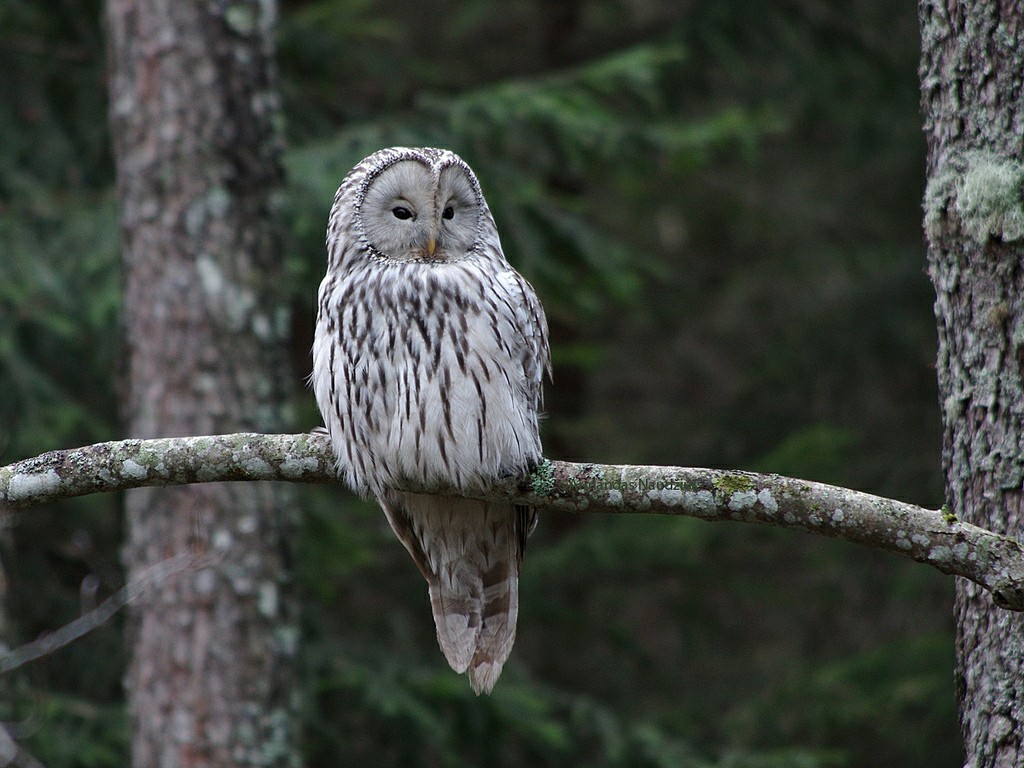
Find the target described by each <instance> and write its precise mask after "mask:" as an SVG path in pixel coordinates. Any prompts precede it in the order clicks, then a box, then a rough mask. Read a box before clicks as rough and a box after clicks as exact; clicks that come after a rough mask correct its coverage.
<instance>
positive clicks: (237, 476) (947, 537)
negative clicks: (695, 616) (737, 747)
mask: <svg viewBox="0 0 1024 768" xmlns="http://www.w3.org/2000/svg"><path fill="white" fill-rule="evenodd" d="M227 480H249V481H252V480H281V481H288V482H300V483H336V482H339V481H340V480H339V476H338V472H337V470H336V469H335V462H334V456H333V454H332V451H331V446H330V442H329V441H328V439H327V436H326V435H324V434H320V433H317V432H313V433H309V434H301V435H260V434H252V433H241V434H233V435H217V436H210V437H178V438H164V439H158V440H121V441H116V442H109V443H97V444H96V445H89V446H85V447H82V448H74V449H70V450H63V451H51V452H49V453H45V454H43V455H41V456H38V457H36V458H32V459H26V460H24V461H19V462H16V463H14V464H11V465H9V466H6V467H3V468H0V509H2V510H3V511H5V512H13V511H14V510H17V509H24V508H27V507H30V506H33V505H38V504H43V503H46V502H49V501H54V500H56V499H63V498H69V497H73V496H84V495H87V494H91V493H101V492H105V491H120V490H126V489H129V488H139V487H143V486H166V485H183V484H187V483H205V482H222V481H227ZM404 490H409V491H419V492H428V493H429V492H451V491H452V489H450V488H419V487H408V488H406V489H404ZM463 495H467V496H472V497H474V498H486V499H490V500H502V501H512V502H515V503H517V504H527V505H531V506H536V507H541V508H545V509H558V510H564V511H567V512H618V513H642V514H668V515H686V516H689V517H697V518H700V519H702V520H737V521H741V522H747V523H762V524H766V525H776V526H780V527H783V528H798V529H800V530H803V531H810V532H811V533H817V534H821V535H824V536H832V537H836V538H840V539H846V540H847V541H852V542H854V543H857V544H863V545H865V546H869V547H874V548H875V549H881V550H885V551H887V552H892V553H894V554H897V555H902V556H904V557H909V558H912V559H914V560H917V561H918V562H921V563H927V564H928V565H931V566H933V567H934V568H937V569H938V570H940V571H942V572H943V573H948V574H953V575H956V576H962V577H964V578H966V579H970V580H971V581H974V582H976V583H977V584H979V585H981V586H982V587H984V588H985V589H987V590H989V591H990V592H991V593H992V597H993V600H994V601H995V603H996V604H997V605H999V606H1001V607H1003V608H1008V609H1010V610H1015V611H1022V610H1024V548H1022V547H1021V545H1020V544H1018V543H1017V541H1016V540H1014V539H1012V538H1010V537H1008V536H1003V535H1000V534H997V533H993V532H991V531H987V530H985V529H983V528H979V527H977V526H975V525H970V524H969V523H964V522H962V521H960V520H958V519H957V517H956V515H955V514H953V513H952V512H950V511H949V510H948V509H946V508H943V509H939V510H933V509H926V508H924V507H918V506H915V505H913V504H907V503H905V502H901V501H895V500H893V499H886V498H882V497H879V496H873V495H871V494H867V493H861V492H859V491H854V490H850V489H847V488H839V487H837V486H832V485H824V484H822V483H814V482H809V481H806V480H795V479H793V478H789V477H782V476H780V475H770V474H757V473H753V472H738V471H727V470H715V469H692V468H683V467H655V466H612V465H601V464H574V463H570V462H565V461H545V462H544V463H542V464H541V465H540V466H539V467H538V468H537V469H535V470H534V471H533V472H532V473H531V474H530V475H528V476H527V477H524V478H507V479H504V480H501V481H499V482H497V483H496V484H494V485H493V486H491V487H490V488H486V489H481V490H479V491H464V492H463Z"/></svg>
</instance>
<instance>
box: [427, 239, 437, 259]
mask: <svg viewBox="0 0 1024 768" xmlns="http://www.w3.org/2000/svg"><path fill="white" fill-rule="evenodd" d="M436 250H437V240H436V239H435V238H434V237H431V238H430V239H429V240H427V258H428V259H432V258H434V251H436Z"/></svg>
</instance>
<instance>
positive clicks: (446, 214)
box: [441, 205, 455, 219]
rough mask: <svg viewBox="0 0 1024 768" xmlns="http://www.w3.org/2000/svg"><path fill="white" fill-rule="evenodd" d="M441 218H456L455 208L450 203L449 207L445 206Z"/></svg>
mask: <svg viewBox="0 0 1024 768" xmlns="http://www.w3.org/2000/svg"><path fill="white" fill-rule="evenodd" d="M441 218H443V219H454V218H455V209H454V208H452V207H451V206H450V205H449V206H448V207H447V208H445V209H444V210H443V211H441Z"/></svg>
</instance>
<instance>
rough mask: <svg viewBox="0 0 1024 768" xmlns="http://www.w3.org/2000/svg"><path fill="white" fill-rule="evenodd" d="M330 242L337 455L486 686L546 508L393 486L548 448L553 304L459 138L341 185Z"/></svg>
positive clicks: (321, 398) (461, 473)
mask: <svg viewBox="0 0 1024 768" xmlns="http://www.w3.org/2000/svg"><path fill="white" fill-rule="evenodd" d="M327 250H328V267H327V274H326V276H325V277H324V279H323V282H322V283H321V284H320V292H319V302H318V312H317V324H316V334H315V339H314V342H313V374H312V382H313V389H314V392H315V393H316V399H317V403H318V405H319V406H320V412H321V414H322V415H323V418H324V423H325V424H326V426H327V431H328V433H329V434H330V437H331V441H332V444H333V446H334V450H335V453H336V454H337V456H338V461H339V466H340V467H341V468H342V470H343V471H344V476H345V478H346V480H347V481H348V483H349V485H350V486H351V487H352V488H353V489H354V490H355V491H356V492H358V493H360V494H363V495H365V496H373V497H375V498H376V499H377V500H378V501H379V502H380V505H381V507H382V508H383V509H384V512H385V514H386V515H387V518H388V521H389V522H390V523H391V527H392V528H393V529H394V531H395V533H396V534H397V536H398V538H399V539H400V540H401V541H402V543H403V544H404V545H405V547H406V549H407V550H409V553H410V554H411V555H412V557H413V560H415V562H416V565H417V566H418V567H419V569H420V571H421V572H422V573H423V575H424V577H425V578H426V580H427V583H428V586H429V591H430V602H431V607H432V610H433V613H434V620H435V623H436V625H437V635H438V641H439V643H440V645H441V649H442V651H443V652H444V654H445V657H446V658H447V659H448V663H449V664H451V666H452V668H453V669H455V670H456V671H457V672H464V671H468V673H469V678H470V682H471V684H472V686H473V688H474V690H476V692H477V693H480V692H481V691H490V690H491V688H492V687H493V686H494V683H495V681H496V680H497V678H498V675H499V674H500V673H501V668H502V665H503V664H504V663H505V660H506V659H507V658H508V655H509V652H510V651H511V648H512V643H513V641H514V639H515V629H516V616H517V612H518V574H519V564H520V562H521V559H522V556H523V549H524V547H525V544H526V537H527V536H528V535H529V533H530V531H531V530H532V528H533V525H534V524H535V522H536V513H535V511H534V510H532V509H528V508H525V507H514V506H512V505H508V504H490V503H485V502H480V501H473V500H468V499H463V498H458V497H436V496H426V495H419V494H410V493H404V492H400V491H396V490H394V488H395V487H396V486H398V485H400V484H401V483H402V482H403V481H411V482H414V483H425V484H428V485H429V484H434V483H444V484H448V485H452V486H454V487H456V488H460V489H471V488H477V487H481V486H485V485H486V484H488V483H489V482H490V481H492V480H494V479H495V478H498V477H501V476H507V475H511V474H519V473H522V472H524V471H525V470H527V469H529V468H530V467H531V466H532V465H534V464H536V463H537V462H539V461H540V459H541V444H540V435H539V433H538V429H537V419H538V411H539V408H540V405H541V377H542V375H543V373H544V371H545V370H548V371H549V372H550V362H549V351H548V337H547V324H546V321H545V318H544V311H543V309H542V308H541V305H540V302H539V301H538V299H537V296H536V294H535V293H534V291H533V288H532V287H531V286H530V285H529V283H527V282H526V280H524V279H523V278H522V277H521V276H520V275H519V274H518V273H517V272H516V271H515V270H513V269H512V267H511V266H509V264H508V262H507V261H505V257H504V255H503V254H502V250H501V243H500V241H499V239H498V232H497V228H496V227H495V224H494V219H493V218H492V216H491V213H490V211H489V210H488V208H487V203H486V202H485V201H484V198H483V194H482V192H481V190H480V185H479V182H478V181H477V179H476V177H475V176H474V175H473V172H472V170H470V168H469V166H467V165H466V164H465V163H464V162H463V161H462V160H461V159H460V158H459V157H458V156H456V155H455V154H453V153H451V152H448V151H445V150H439V149H408V148H403V147H395V148H391V149H385V150H381V151H380V152H376V153H374V154H373V155H371V156H370V157H368V158H366V159H365V160H363V161H362V162H361V163H359V164H358V165H357V166H356V167H355V168H354V169H353V170H352V171H351V172H350V173H349V174H348V176H346V177H345V180H344V181H343V182H342V184H341V187H340V188H339V189H338V193H337V195H336V196H335V199H334V207H333V209H332V211H331V217H330V223H329V226H328V230H327Z"/></svg>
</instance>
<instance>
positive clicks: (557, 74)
mask: <svg viewBox="0 0 1024 768" xmlns="http://www.w3.org/2000/svg"><path fill="white" fill-rule="evenodd" d="M101 18H102V7H101V4H100V3H99V2H98V0H47V1H46V2H38V0H34V1H29V0H0V72H3V76H2V77H3V82H4V93H5V95H4V97H3V99H2V100H0V148H2V150H3V151H2V152H0V464H6V463H9V462H11V461H14V460H17V459H20V458H24V457H28V456H32V455H35V454H37V453H40V452H43V451H45V450H49V449H52V448H58V447H71V446H75V445H79V444H85V443H90V442H95V441H99V440H107V439H114V438H118V437H122V436H125V435H123V433H122V430H121V429H120V428H119V425H118V391H119V383H118V370H119V366H118V357H119V326H118V305H119V288H120V286H119V275H118V272H119V255H118V232H117V221H116V211H115V207H114V194H113V190H112V183H113V164H112V160H111V154H110V138H109V135H108V129H107V115H106V109H107V104H106V93H107V90H106V82H105V60H104V58H105V54H104V45H103V30H102V25H101ZM278 33H279V34H278V41H279V51H278V53H279V64H280V70H281V83H280V87H281V91H282V95H283V98H284V104H285V109H284V112H285V115H286V120H287V125H286V131H287V136H288V143H289V150H288V154H287V169H288V173H289V179H288V188H287V192H286V194H285V196H284V199H283V200H282V206H283V211H284V215H285V216H286V220H287V226H288V232H289V241H288V244H287V247H286V250H285V252H284V253H282V255H281V258H282V259H285V260H286V262H287V265H288V272H289V276H290V289H291V295H292V296H293V306H294V317H295V324H294V326H295V327H294V332H293V345H292V352H293V360H294V376H295V380H296V381H299V380H301V379H303V378H304V377H305V376H306V375H307V373H308V372H309V367H310V360H309V348H310V344H311V334H312V321H313V314H314V295H315V290H316V285H317V283H318V282H319V279H320V277H321V275H322V273H323V269H324V265H325V251H324V246H323V236H324V230H325V227H326V221H327V213H328V209H329V206H330V204H331V200H332V197H333V194H334V190H335V189H336V187H337V185H338V183H339V182H340V180H341V178H342V177H343V176H344V174H345V173H346V172H347V170H348V169H349V168H350V167H351V166H352V165H353V164H354V163H355V162H356V161H357V160H359V159H360V158H362V157H363V156H364V155H366V154H368V153H369V152H370V151H373V150H375V149H377V148H379V147H382V146H387V145H392V144H414V145H421V144H428V145H438V146H445V147H449V148H451V149H454V150H455V151H457V152H459V153H460V154H461V155H462V156H463V157H464V158H465V159H466V160H467V161H468V162H469V163H470V164H471V165H472V166H473V168H474V169H475V171H476V172H477V175H478V176H479V177H480V179H481V183H482V184H483V187H484V192H485V194H486V195H487V198H488V200H489V202H490V204H491V207H492V209H493V210H494V213H495V217H496V220H497V222H498V226H499V229H500V231H501V233H502V237H503V243H504V246H505V251H506V255H507V256H508V257H509V260H510V261H511V262H512V263H513V264H514V265H516V266H517V267H518V268H519V269H520V270H521V271H522V272H523V273H524V274H525V275H526V276H527V277H528V278H529V279H530V280H531V281H532V282H533V283H534V285H535V286H536V288H537V290H538V292H539V294H540V296H541V298H542V300H543V301H544V304H545V306H546V308H547V311H548V315H549V318H550V321H551V325H552V334H553V340H554V361H555V383H554V386H552V387H549V388H548V396H547V407H548V411H549V417H548V418H547V420H546V422H545V424H544V440H545V447H546V453H547V454H548V455H549V456H551V457H553V458H562V459H569V460H581V459H582V460H594V461H606V462H617V463H641V462H648V463H662V464H683V465H697V466H714V467H730V468H746V469H753V470H764V471H775V472H781V473H785V474H789V475H795V476H799V477H805V478H811V479H816V480H821V481H826V482H832V483H838V484H843V485H847V486H851V487H854V488H859V489H862V490H866V491H871V492H876V493H880V494H884V495H887V496H894V497H897V498H901V499H905V500H908V501H913V502H917V503H921V504H929V505H932V506H938V505H939V504H940V503H941V501H942V491H941V489H942V480H941V474H940V426H939V415H938V404H937V395H936V384H935V374H934V370H933V362H934V347H935V340H934V335H935V332H934V321H933V317H932V312H931V302H932V292H931V287H930V285H929V283H928V280H927V277H926V275H925V273H924V265H925V264H924V247H923V244H922V236H921V227H920V221H921V211H920V200H921V196H922V191H923V184H924V159H923V156H924V142H923V139H922V136H921V132H920V117H919V112H918V80H917V60H918V27H917V18H916V4H915V3H909V2H908V3H896V4H894V3H890V2H886V1H885V0H852V1H849V2H842V3H840V2H838V0H786V1H781V2H774V3H765V4H752V3H748V2H745V1H743V0H688V1H684V2H680V1H679V0H557V2H553V1H552V0H505V1H504V2H502V3H495V2H489V1H488V2H485V1H483V0H468V1H467V2H461V3H451V2H442V1H441V0H426V1H420V2H414V1H413V0H390V1H389V2H380V1H379V0H285V1H284V2H283V3H282V7H281V8H280V19H279V29H278ZM290 420H291V422H292V425H293V427H294V430H295V431H302V430H308V429H310V428H312V427H313V426H315V425H316V424H317V423H318V415H317V414H316V410H315V406H314V403H313V398H312V396H311V394H310V393H309V392H308V391H305V390H303V391H302V392H301V395H300V397H299V398H298V400H297V401H296V402H295V404H294V408H293V412H292V414H291V417H290ZM296 513H297V515H298V516H299V518H300V521H301V528H300V534H299V539H298V541H297V542H296V546H297V551H298V561H297V567H298V573H299V578H300V584H299V587H300V591H301V595H302V606H303V627H304V632H305V637H304V646H303V651H302V686H303V690H302V691H301V694H302V697H303V702H304V704H303V711H304V716H303V720H304V725H303V727H304V732H305V738H304V742H305V748H306V760H307V763H308V765H309V766H314V767H319V766H334V765H341V764H355V765H366V766H389V765H431V766H442V765H443V766H457V765H464V764H465V765H472V764H483V763H486V764H488V765H491V766H521V765H552V766H554V765H588V766H702V767H706V768H710V767H711V766H721V767H722V768H724V767H726V766H730V767H732V768H767V767H768V766H794V767H796V766H800V767H802V768H812V767H813V766H858V767H860V766H864V767H865V768H866V767H867V766H877V765H900V766H905V767H907V768H914V767H918V766H919V767H921V768H925V767H926V766H927V768H935V767H936V766H944V765H948V766H953V765H959V764H960V763H959V762H958V761H959V759H960V747H959V738H958V728H957V724H956V713H955V705H954V696H953V672H952V670H953V629H952V618H951V606H952V592H953V590H952V587H953V585H952V582H951V581H950V580H949V579H947V578H944V577H942V576H940V575H938V574H936V573H933V572H932V571H931V570H930V569H928V568H926V567H924V566H920V565H917V564H914V563H909V562H903V561H900V560H897V559H896V558H892V557H890V556H885V555H881V554H878V553H875V552H872V551H870V550H867V549H861V548H856V547H853V546H851V545H846V544H843V543H841V542H835V541H829V540H824V539H820V540H819V539H817V538H814V537H811V536H805V535H801V534H794V533H792V532H781V531H776V530H773V529H761V528H754V527H744V526H740V525H730V524H707V523H701V522H698V521H692V520H676V519H661V518H654V517H629V518H612V517H597V516H590V517H569V516H566V515H558V514H551V513H549V514H547V515H544V516H543V517H542V520H541V524H540V526H539V528H538V530H537V532H536V533H535V534H534V536H533V538H532V539H531V542H530V547H529V548H528V551H527V556H526V560H525V563H524V568H523V574H522V586H521V609H520V629H519V640H518V642H517V646H516V649H515V651H514V653H513V656H512V660H511V662H510V664H509V666H508V667H507V668H506V672H505V674H504V676H503V678H502V680H501V682H500V683H499V685H498V687H497V689H496V692H495V694H494V696H492V697H490V698H482V699H476V698H475V697H473V695H472V693H471V692H470V689H469V686H468V685H467V684H466V682H465V680H464V679H462V678H459V677H456V676H455V675H454V674H453V673H452V672H451V671H450V670H449V669H448V666H447V664H445V662H444V659H443V657H442V656H441V654H440V652H439V651H438V649H437V647H436V642H435V639H434V630H433V625H432V623H431V616H430V611H429V609H428V607H427V602H426V600H425V596H426V590H425V588H424V585H423V582H422V580H421V578H420V576H419V574H418V573H417V572H416V570H415V567H414V566H413V564H412V563H411V561H410V560H409V558H408V557H407V555H406V553H405V552H404V551H403V550H402V548H401V547H400V546H399V545H398V544H397V542H396V541H395V540H394V538H393V536H392V534H391V532H390V530H388V528H387V525H386V523H385V521H384V517H383V515H382V514H381V513H380V512H379V510H377V509H376V508H375V507H373V506H372V505H369V504H365V503H362V502H359V501H358V500H357V499H355V498H354V497H353V496H352V495H351V494H348V493H347V492H345V491H344V490H343V489H341V488H304V489H301V493H300V497H299V505H298V509H297V510H296ZM10 522H11V524H10V525H9V526H7V527H6V528H5V529H4V530H3V532H2V534H0V535H2V546H3V549H2V559H3V565H4V570H5V574H6V579H7V580H6V584H5V585H4V586H5V594H3V610H2V612H0V641H2V643H3V644H5V645H7V646H14V645H18V644H20V643H24V642H27V641H30V640H32V639H34V638H36V637H38V636H39V635H40V634H41V633H44V632H46V631H52V630H54V629H56V628H57V627H59V626H61V625H62V624H63V623H65V622H67V621H69V620H71V619H72V618H74V617H75V616H77V615H78V614H79V613H80V612H81V611H83V610H87V609H88V608H89V607H91V606H92V605H95V604H96V603H97V602H98V601H100V600H102V599H104V598H105V597H107V596H108V595H110V594H111V593H112V592H114V591H115V590H117V589H118V588H119V587H121V586H122V585H123V575H122V572H121V565H120V560H119V547H120V544H121V530H122V521H121V499H120V498H119V497H117V496H114V495H110V496H97V497H90V498H86V499H82V500H78V501H75V502H67V503H63V504H54V505H52V506H50V507H46V508H38V509H32V510H29V511H26V512H23V513H20V514H18V515H17V516H15V517H14V518H13V519H12V520H11V521H10ZM122 618H123V617H119V619H117V620H115V621H112V622H110V623H109V624H107V625H105V626H104V627H102V628H100V629H99V630H97V631H96V632H94V633H92V634H91V635H89V636H88V637H86V638H84V639H82V640H81V641H79V642H77V643H75V644H74V645H72V646H70V647H68V648H66V649H64V650H61V651H59V652H57V653H54V654H52V655H50V656H49V657H47V658H45V659H44V660H42V661H39V662H36V663H33V664H31V665H29V666H26V667H23V668H21V669H19V670H17V671H15V672H13V673H10V674H7V675H5V676H4V677H2V678H0V721H3V722H4V723H6V724H7V725H8V726H9V730H10V732H11V733H12V735H14V736H15V737H16V738H18V739H19V740H20V741H21V743H23V744H24V746H25V747H26V748H27V749H28V750H29V751H30V752H32V753H33V754H34V755H35V756H36V757H37V758H38V759H39V760H40V761H42V762H43V764H45V765H46V766H49V767H50V768H63V767H65V766H67V767H70V766H83V767H84V766H88V767H90V768H92V767H99V766H121V765H124V764H125V763H126V751H127V721H126V717H125V713H124V704H123V692H122V690H121V678H122V674H123V665H124V658H125V652H124V648H123V641H122V625H121V624H120V621H121V619H122Z"/></svg>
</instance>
